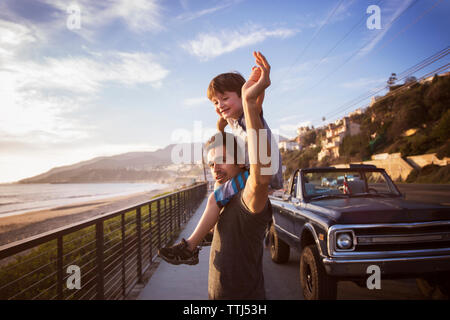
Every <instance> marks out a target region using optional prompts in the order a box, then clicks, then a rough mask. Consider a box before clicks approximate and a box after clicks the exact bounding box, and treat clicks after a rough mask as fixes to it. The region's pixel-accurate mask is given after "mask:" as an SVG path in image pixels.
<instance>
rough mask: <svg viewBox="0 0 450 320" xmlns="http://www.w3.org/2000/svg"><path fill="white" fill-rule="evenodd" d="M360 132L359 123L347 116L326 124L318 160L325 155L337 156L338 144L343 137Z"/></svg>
mask: <svg viewBox="0 0 450 320" xmlns="http://www.w3.org/2000/svg"><path fill="white" fill-rule="evenodd" d="M360 132H361V130H360V125H359V124H357V123H355V122H353V121H351V119H350V118H349V117H344V118H342V119H339V120H336V121H335V122H334V123H330V124H328V128H327V129H326V136H325V139H323V140H322V150H321V151H320V152H319V155H318V160H319V161H321V160H322V159H323V158H325V157H327V156H328V157H331V158H339V146H340V144H341V143H342V141H343V140H344V137H346V136H348V135H350V136H353V135H355V134H359V133H360Z"/></svg>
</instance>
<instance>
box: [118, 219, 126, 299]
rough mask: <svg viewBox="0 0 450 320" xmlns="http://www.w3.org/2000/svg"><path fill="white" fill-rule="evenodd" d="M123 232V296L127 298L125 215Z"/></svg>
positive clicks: (122, 221) (122, 225) (122, 224)
mask: <svg viewBox="0 0 450 320" xmlns="http://www.w3.org/2000/svg"><path fill="white" fill-rule="evenodd" d="M120 229H121V232H122V295H123V296H124V297H125V296H126V294H127V285H126V282H125V281H126V274H125V240H126V239H125V213H122V214H121V226H120Z"/></svg>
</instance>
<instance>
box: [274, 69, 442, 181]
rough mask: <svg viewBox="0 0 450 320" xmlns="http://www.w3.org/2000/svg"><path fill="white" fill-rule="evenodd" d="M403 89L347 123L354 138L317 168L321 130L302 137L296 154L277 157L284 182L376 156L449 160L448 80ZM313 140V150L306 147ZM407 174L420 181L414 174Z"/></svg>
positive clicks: (395, 90)
mask: <svg viewBox="0 0 450 320" xmlns="http://www.w3.org/2000/svg"><path fill="white" fill-rule="evenodd" d="M406 85H407V86H408V87H404V86H396V87H395V88H394V87H393V88H392V89H393V90H392V91H390V92H389V93H387V94H386V95H385V96H384V97H382V98H381V99H379V100H378V101H377V102H375V103H374V104H373V105H372V106H371V107H370V108H368V109H366V110H365V111H364V112H363V113H362V114H358V115H354V116H352V117H351V120H352V121H353V122H355V123H358V124H359V125H360V133H359V134H357V135H353V136H346V137H344V139H343V141H342V143H341V144H340V146H339V155H340V157H339V158H338V159H330V158H328V157H326V158H325V159H323V160H322V161H321V162H319V161H318V160H317V154H318V153H319V152H320V149H321V147H320V146H321V140H322V139H323V137H324V136H325V131H324V128H319V129H313V130H312V131H308V136H307V138H305V139H303V140H302V144H303V147H304V148H303V149H302V151H287V152H284V153H282V159H283V165H284V166H286V171H285V178H287V177H289V176H290V174H291V173H292V171H293V170H295V169H297V168H305V167H311V166H327V165H333V164H341V163H349V162H360V161H365V160H369V159H370V158H371V156H372V155H374V154H378V153H397V152H400V153H401V156H402V157H407V156H413V155H420V154H426V153H436V154H437V157H438V158H439V159H442V158H443V157H449V156H450V76H441V77H438V76H435V77H434V78H433V80H432V81H429V82H426V83H418V82H415V81H414V79H412V80H410V81H408V83H407V84H406ZM410 129H413V130H410ZM408 130H410V132H408V135H407V134H405V133H406V132H407V131H408ZM313 138H314V139H315V142H314V143H315V144H316V145H317V146H318V147H316V148H309V147H307V146H308V145H309V144H311V141H313V140H314V139H313ZM426 170H429V169H426ZM426 170H425V172H427V171H426ZM434 170H436V169H434ZM441 171H444V169H441ZM412 174H414V175H418V176H421V174H419V173H412ZM427 176H428V178H427V179H431V180H430V182H431V181H434V180H433V179H434V178H435V179H436V180H435V181H436V182H438V181H444V180H445V178H444V177H442V179H441V178H438V176H437V175H436V176H433V175H429V174H427ZM432 177H434V178H432ZM411 179H413V178H411ZM414 179H415V178H414ZM421 179H425V178H420V179H419V180H421ZM410 181H412V180H410ZM446 181H448V180H446Z"/></svg>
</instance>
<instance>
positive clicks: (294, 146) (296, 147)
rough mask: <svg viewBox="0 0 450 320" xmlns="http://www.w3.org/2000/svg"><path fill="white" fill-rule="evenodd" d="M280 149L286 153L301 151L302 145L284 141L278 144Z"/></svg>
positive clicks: (292, 141) (293, 141)
mask: <svg viewBox="0 0 450 320" xmlns="http://www.w3.org/2000/svg"><path fill="white" fill-rule="evenodd" d="M278 148H279V149H280V150H284V151H287V150H289V151H292V150H300V145H299V144H298V143H297V141H295V140H284V141H280V142H278Z"/></svg>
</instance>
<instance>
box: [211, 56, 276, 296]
mask: <svg viewBox="0 0 450 320" xmlns="http://www.w3.org/2000/svg"><path fill="white" fill-rule="evenodd" d="M255 57H256V58H257V59H256V63H257V64H258V67H257V68H253V69H252V74H251V75H250V78H249V80H248V81H247V82H246V83H245V84H244V86H243V87H242V102H243V108H244V115H245V123H246V127H247V141H248V153H249V159H250V175H249V176H248V180H247V182H246V184H245V186H243V188H242V189H241V190H240V191H239V193H238V194H237V195H236V196H234V197H233V198H232V199H231V200H230V202H228V203H227V204H226V205H225V207H224V208H223V209H222V211H221V213H220V218H219V221H218V223H217V224H216V226H215V231H214V238H213V242H212V246H211V254H210V262H209V277H208V295H209V298H210V299H265V290H264V277H263V269H262V257H263V238H264V233H265V229H266V226H267V223H268V222H269V221H270V219H271V215H272V210H271V206H270V201H269V200H268V194H269V184H270V181H271V178H272V175H271V174H270V173H267V172H269V171H270V170H268V171H267V170H266V171H264V169H268V168H269V167H270V166H271V163H270V161H269V163H265V164H263V161H261V160H262V158H265V159H266V160H267V157H266V156H267V155H265V154H261V155H260V152H259V147H260V144H259V140H260V139H261V140H262V142H264V143H266V145H267V136H266V135H265V134H263V130H262V129H264V127H263V123H262V121H261V116H260V110H259V108H258V104H257V98H258V97H259V96H261V94H263V93H264V90H265V89H266V88H267V87H268V86H269V85H270V78H269V73H270V66H269V64H268V63H267V60H266V59H265V57H264V56H263V55H262V54H261V53H259V52H258V53H256V55H255ZM230 140H232V141H231V142H230ZM230 145H232V146H233V148H232V149H231V150H230V148H229V146H230ZM227 146H228V147H227ZM236 149H237V143H236V140H235V138H234V136H233V135H231V134H228V133H218V134H216V135H215V136H214V137H213V138H211V140H210V141H209V142H208V143H207V152H208V153H207V158H208V164H209V166H210V167H211V171H212V174H213V176H214V179H216V181H221V182H223V181H226V180H229V179H231V178H232V177H234V176H236V175H237V174H238V173H239V172H241V171H242V170H243V169H242V166H240V165H238V164H237V163H236V157H235V155H236ZM267 150H268V151H269V153H270V145H269V146H267ZM261 153H263V152H261ZM264 153H265V150H264ZM263 172H266V173H265V174H263Z"/></svg>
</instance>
